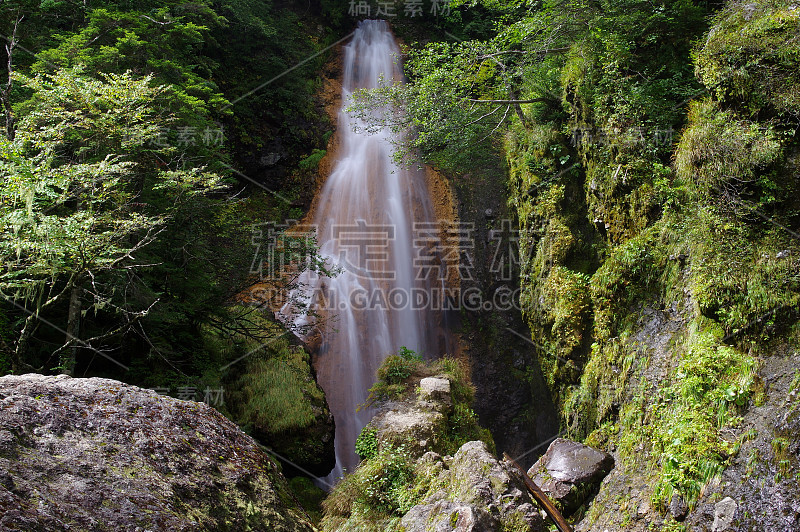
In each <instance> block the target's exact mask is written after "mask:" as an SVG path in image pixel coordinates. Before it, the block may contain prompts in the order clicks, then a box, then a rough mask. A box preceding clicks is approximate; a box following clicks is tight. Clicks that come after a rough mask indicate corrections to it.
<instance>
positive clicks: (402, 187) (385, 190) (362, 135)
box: [301, 20, 446, 481]
mask: <svg viewBox="0 0 800 532" xmlns="http://www.w3.org/2000/svg"><path fill="white" fill-rule="evenodd" d="M399 55H400V50H399V48H398V46H397V43H396V42H395V39H394V36H393V35H392V33H391V31H390V30H389V27H388V24H387V23H386V22H385V21H380V20H365V21H363V22H361V23H360V24H359V26H358V29H357V30H356V32H355V34H354V36H353V39H352V41H351V42H350V43H349V44H348V45H347V46H345V47H344V74H343V82H342V102H343V104H342V109H341V110H340V111H339V114H338V129H337V132H336V134H337V135H338V136H339V137H338V138H339V149H338V152H337V154H336V156H337V157H336V162H335V163H334V166H333V169H332V171H331V174H330V176H328V178H327V180H326V181H325V183H324V185H323V187H322V189H321V190H320V192H319V193H318V197H317V198H316V200H317V201H316V202H315V209H314V211H313V212H312V213H311V216H310V218H311V220H312V222H313V224H314V225H315V226H316V231H317V243H318V245H319V248H320V253H321V255H322V257H324V258H325V259H326V262H328V263H330V264H332V265H337V266H338V267H339V269H340V271H341V273H339V274H338V275H337V276H335V277H334V278H325V277H313V276H311V275H306V276H305V278H303V279H301V282H303V284H304V285H305V288H304V291H305V297H306V300H307V301H311V303H310V306H311V307H312V308H313V310H314V311H315V312H316V313H318V314H319V315H322V316H323V317H324V318H325V319H324V322H323V325H322V326H321V329H322V330H321V331H319V332H320V334H321V343H320V347H319V352H318V354H317V357H316V370H317V377H318V381H319V383H320V385H321V386H322V388H323V390H324V391H325V394H326V396H327V399H328V403H329V405H330V407H331V411H332V412H333V415H334V419H335V422H336V441H335V447H336V468H335V469H334V470H333V471H332V472H331V474H330V475H329V477H328V480H330V481H335V480H336V479H337V478H339V477H341V476H342V474H343V471H344V470H347V471H352V470H353V469H355V466H356V465H357V464H358V461H359V460H358V456H357V455H356V454H355V449H354V445H355V441H356V438H357V436H358V434H359V432H360V431H361V429H362V428H363V427H364V426H365V425H366V424H367V423H368V422H369V420H370V418H371V417H372V415H373V414H374V412H372V411H371V409H369V408H363V409H361V410H359V411H357V409H358V407H359V405H362V404H363V403H364V402H365V400H366V399H367V395H368V389H369V387H370V386H371V385H372V384H373V382H374V381H375V379H376V376H375V375H376V371H377V369H378V367H379V366H380V364H381V363H382V362H383V360H384V359H385V358H386V357H387V356H388V355H390V354H392V353H395V352H397V350H398V349H399V348H400V347H401V346H405V347H407V348H408V349H411V350H414V351H416V352H418V353H420V354H423V355H424V356H425V357H426V358H436V357H438V356H440V355H442V354H444V353H442V352H441V350H442V349H444V347H443V346H444V345H446V344H445V343H444V342H445V340H443V339H442V335H443V333H442V332H441V331H442V329H441V328H440V325H441V322H442V320H441V316H440V315H439V313H438V312H439V311H435V310H433V309H432V308H431V305H429V304H427V303H425V304H423V303H420V300H421V299H423V296H424V295H425V294H430V293H431V292H432V289H433V287H434V286H435V287H437V288H438V287H440V286H441V285H442V282H443V281H442V279H441V277H442V276H437V275H421V273H424V272H422V270H421V269H420V267H419V266H420V265H421V264H423V263H424V262H425V257H424V256H423V254H422V251H423V248H425V246H427V248H425V249H428V250H430V247H431V246H430V239H431V238H438V232H437V231H438V230H437V229H436V228H437V227H438V224H437V222H436V220H435V217H434V214H433V208H432V204H431V199H430V197H429V192H428V188H427V185H426V180H425V172H424V170H420V169H410V168H406V167H405V165H399V164H397V163H396V162H395V160H394V159H393V153H394V150H395V145H396V141H397V140H398V139H397V138H395V133H393V132H392V131H391V129H390V128H388V127H385V128H383V129H381V130H380V131H377V132H375V131H373V130H371V131H370V132H369V133H366V132H365V126H366V124H364V123H361V121H360V120H359V119H357V118H355V117H352V116H349V115H348V113H347V112H346V111H345V108H346V107H347V106H348V105H349V102H350V101H351V95H352V94H353V92H354V91H356V90H358V89H360V88H376V87H378V85H379V83H381V82H384V83H392V82H395V81H402V71H401V69H400V67H399V66H398V60H399ZM372 112H374V113H384V112H393V110H391V109H375V110H373V111H372ZM432 235H433V236H432ZM434 247H435V246H434ZM428 258H430V257H428ZM420 277H428V278H427V279H425V278H422V279H421V278H420ZM312 294H313V295H312ZM320 294H324V299H325V301H326V302H327V304H326V305H325V308H319V306H318V302H319V299H318V298H319V295H320Z"/></svg>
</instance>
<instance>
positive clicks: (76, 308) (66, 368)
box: [59, 285, 81, 377]
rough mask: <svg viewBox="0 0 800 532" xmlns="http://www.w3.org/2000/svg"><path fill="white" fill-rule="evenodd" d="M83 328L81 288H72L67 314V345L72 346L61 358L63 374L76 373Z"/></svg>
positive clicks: (60, 365) (71, 374)
mask: <svg viewBox="0 0 800 532" xmlns="http://www.w3.org/2000/svg"><path fill="white" fill-rule="evenodd" d="M80 326H81V288H80V287H79V286H77V285H75V286H73V287H72V292H71V293H70V296H69V312H68V314H67V343H68V344H70V345H69V347H67V348H66V349H65V350H64V353H63V354H62V355H61V357H60V361H59V362H60V363H59V367H60V368H61V372H62V373H65V374H67V375H69V376H70V377H71V376H73V374H74V373H75V360H76V359H77V356H78V349H79V346H78V334H79V332H80Z"/></svg>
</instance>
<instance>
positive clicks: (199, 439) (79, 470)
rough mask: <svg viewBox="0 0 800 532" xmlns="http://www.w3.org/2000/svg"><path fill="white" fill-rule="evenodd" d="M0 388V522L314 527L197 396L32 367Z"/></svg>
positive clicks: (271, 466) (266, 466)
mask: <svg viewBox="0 0 800 532" xmlns="http://www.w3.org/2000/svg"><path fill="white" fill-rule="evenodd" d="M0 396H5V397H4V399H3V401H2V402H1V403H0V433H2V434H4V435H5V436H4V438H3V441H4V444H3V449H2V452H1V453H0V471H4V472H5V474H4V475H3V476H2V478H0V508H2V509H3V512H1V513H0V530H66V529H71V530H97V531H102V530H109V531H111V530H114V531H117V530H119V531H135V530H140V531H141V530H175V531H184V530H185V531H188V530H193V531H194V530H253V531H255V530H265V531H266V530H278V531H290V532H294V531H310V530H313V527H312V526H311V524H310V523H309V522H308V521H307V520H306V519H305V518H304V517H303V514H302V510H300V508H299V507H297V506H295V505H294V503H292V502H290V501H291V500H292V499H291V497H290V496H289V493H288V488H287V486H286V481H285V479H284V478H283V477H282V476H281V474H280V472H279V470H278V466H277V465H276V464H275V463H274V462H273V461H272V460H271V459H270V458H269V456H268V455H266V454H265V453H264V452H263V451H262V450H261V449H260V448H259V446H258V444H257V443H256V442H255V441H254V440H253V439H252V438H251V437H249V436H247V435H246V434H244V433H243V432H242V431H241V430H240V429H239V428H238V427H237V426H236V425H234V424H233V423H232V422H230V421H229V420H228V419H226V418H225V417H224V416H222V415H221V414H220V413H219V412H217V411H216V410H214V409H213V408H211V407H210V406H208V405H206V404H204V403H196V402H193V401H181V400H178V399H173V398H171V397H166V396H159V395H158V394H156V393H155V392H153V391H150V390H143V389H141V388H137V387H135V386H130V385H127V384H123V383H121V382H118V381H114V380H109V379H98V378H91V379H73V378H70V377H66V376H63V375H62V376H58V377H48V376H43V375H34V374H30V375H22V376H6V377H1V378H0ZM8 434H11V435H12V438H8Z"/></svg>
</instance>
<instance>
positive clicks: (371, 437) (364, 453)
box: [356, 425, 378, 460]
mask: <svg viewBox="0 0 800 532" xmlns="http://www.w3.org/2000/svg"><path fill="white" fill-rule="evenodd" d="M377 434H378V431H377V430H376V429H375V428H374V427H372V426H370V425H367V426H366V427H364V428H363V429H362V430H361V433H360V434H359V435H358V438H356V454H357V455H358V456H360V457H361V459H362V460H369V459H370V458H372V457H373V456H375V455H377V454H378V438H377Z"/></svg>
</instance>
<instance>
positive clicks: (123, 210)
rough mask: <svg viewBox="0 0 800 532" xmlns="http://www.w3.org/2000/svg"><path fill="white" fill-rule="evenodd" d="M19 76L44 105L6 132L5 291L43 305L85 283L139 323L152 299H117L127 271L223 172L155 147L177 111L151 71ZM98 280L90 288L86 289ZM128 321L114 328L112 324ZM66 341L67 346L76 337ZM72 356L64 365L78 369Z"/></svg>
mask: <svg viewBox="0 0 800 532" xmlns="http://www.w3.org/2000/svg"><path fill="white" fill-rule="evenodd" d="M19 79H20V80H21V81H22V82H23V83H25V85H26V86H27V87H29V88H30V89H31V91H32V94H33V97H32V101H33V102H35V103H36V105H37V106H38V107H39V108H40V110H39V111H38V112H35V113H31V114H28V115H26V116H24V117H23V118H22V119H21V120H20V121H19V123H18V127H17V131H16V136H15V137H14V139H13V140H5V139H4V140H2V141H0V153H1V154H2V161H1V162H0V168H1V169H2V171H3V173H4V174H5V175H6V178H5V179H4V180H3V181H2V184H0V199H1V200H2V203H0V225H2V226H3V227H4V228H6V229H7V231H8V238H4V239H3V240H2V241H0V256H2V259H3V263H4V264H5V265H6V267H5V269H4V272H3V273H2V274H1V275H0V290H2V292H3V293H4V294H6V297H9V296H11V297H13V298H14V299H16V300H19V301H27V302H33V303H34V305H35V309H36V311H37V314H38V313H41V312H42V311H44V310H45V309H47V308H48V307H52V306H55V305H57V304H59V303H61V302H62V301H63V300H65V299H67V298H68V297H70V295H71V294H73V292H74V291H75V290H80V291H81V293H80V294H79V296H81V294H83V290H86V294H87V295H88V294H91V296H92V300H93V301H92V302H91V304H92V305H93V307H94V311H95V313H97V312H99V311H102V310H105V308H106V307H107V306H108V307H111V308H113V309H114V310H115V311H116V313H118V314H121V315H125V316H127V321H129V322H131V321H133V322H135V321H136V320H138V319H140V318H141V317H143V316H144V315H146V314H147V309H148V307H149V306H150V305H151V304H152V300H150V301H133V300H129V301H128V302H127V303H128V304H125V303H123V302H120V301H117V300H116V299H115V298H114V296H115V295H116V294H115V292H117V290H120V291H121V289H122V288H121V287H122V286H124V284H120V283H125V282H126V279H125V277H126V275H125V273H124V272H126V271H131V270H133V269H134V268H137V267H141V266H140V265H141V262H140V259H139V256H138V252H139V251H140V250H142V249H144V248H145V247H146V246H148V245H149V244H151V243H152V242H153V240H154V239H155V235H156V234H158V232H159V230H160V229H161V228H163V227H164V226H165V224H166V222H167V220H168V219H169V217H170V216H172V215H174V214H175V213H176V212H179V211H180V210H181V209H182V208H188V207H190V206H191V205H192V202H193V199H194V198H195V197H196V196H200V195H202V194H207V193H209V192H211V191H214V190H219V189H221V188H222V186H223V183H222V179H221V177H220V176H218V175H215V174H212V173H209V172H206V171H205V170H204V169H203V168H177V167H172V168H171V167H169V166H166V167H163V166H162V167H161V168H159V165H158V164H156V163H157V161H159V160H161V161H163V160H164V159H167V160H168V159H169V156H170V155H171V153H173V152H174V149H172V148H163V149H160V150H159V149H153V148H150V147H149V146H148V144H149V141H151V140H152V139H153V138H154V136H155V135H157V134H158V131H159V128H160V127H163V126H164V125H166V124H169V123H170V121H171V118H172V117H171V114H170V113H169V112H168V111H167V110H166V109H167V108H168V107H167V106H169V105H170V104H171V103H174V93H172V92H171V91H170V89H169V88H168V87H164V86H154V85H153V84H152V82H151V79H150V78H142V79H136V78H134V77H133V76H132V75H131V74H130V73H126V74H122V75H114V74H108V75H106V76H104V80H103V81H99V80H95V79H92V78H87V77H84V76H83V75H82V72H81V71H80V70H71V71H66V70H62V71H58V72H57V73H56V74H54V75H52V76H36V77H33V78H27V77H24V76H19ZM162 105H163V106H164V107H162ZM151 193H152V194H158V195H159V196H160V197H161V198H163V201H165V202H166V203H168V204H169V207H166V208H164V209H161V210H158V209H151V208H149V205H148V204H146V203H142V202H141V201H140V200H141V198H142V197H143V196H147V195H148V194H151ZM90 279H91V281H92V288H91V289H88V288H84V285H85V284H86V283H88V282H89V281H90ZM81 299H82V297H81ZM36 326H37V323H35V320H34V319H33V316H28V317H27V318H26V320H25V322H24V323H23V325H22V330H21V332H20V333H19V334H20V340H19V341H18V342H17V346H16V352H15V357H16V360H15V364H16V365H17V366H20V367H21V364H29V363H30V362H32V361H28V360H22V359H23V358H24V357H25V356H26V355H27V353H26V351H27V348H28V345H27V344H28V336H29V335H30V333H31V332H32V331H33V329H34V328H35V327H36ZM69 327H70V324H69V323H68V324H67V329H69ZM125 328H126V326H121V327H120V328H119V329H118V330H116V331H115V330H114V327H112V328H111V331H112V333H111V334H115V333H120V332H123V331H124V329H125ZM108 334H109V333H106V334H100V335H98V336H101V337H102V336H107V335H108ZM65 341H66V343H65V344H64V347H63V348H62V349H66V348H67V347H68V346H70V345H71V344H73V343H74V342H75V340H74V338H67V339H65ZM62 349H59V351H61V350H62ZM57 352H58V351H57ZM73 364H74V361H68V362H67V363H66V366H64V365H63V364H62V366H64V369H66V370H67V371H72V369H73V368H72V366H73ZM48 369H49V368H48Z"/></svg>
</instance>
